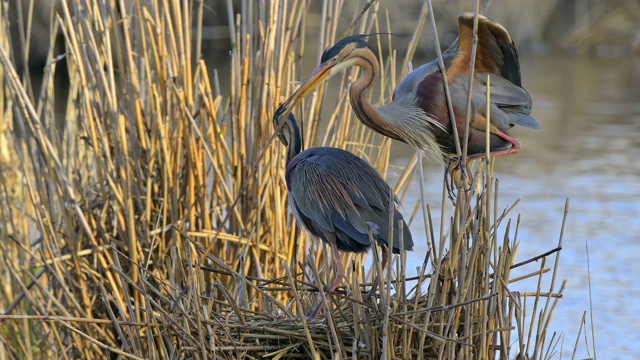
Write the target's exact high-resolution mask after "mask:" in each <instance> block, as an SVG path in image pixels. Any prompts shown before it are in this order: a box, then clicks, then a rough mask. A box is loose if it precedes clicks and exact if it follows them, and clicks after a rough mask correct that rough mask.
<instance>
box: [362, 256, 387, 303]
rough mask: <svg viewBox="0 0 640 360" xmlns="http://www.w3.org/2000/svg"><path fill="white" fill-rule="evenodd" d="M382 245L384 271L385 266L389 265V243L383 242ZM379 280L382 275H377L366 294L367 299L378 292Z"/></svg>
mask: <svg viewBox="0 0 640 360" xmlns="http://www.w3.org/2000/svg"><path fill="white" fill-rule="evenodd" d="M380 247H381V251H382V271H384V269H385V266H387V259H388V257H389V248H388V247H387V245H384V244H382V245H381V246H380ZM376 256H378V254H376ZM379 282H380V275H376V278H375V279H374V280H373V284H371V289H370V290H369V292H368V293H367V295H365V298H366V299H370V298H371V297H372V296H374V295H375V294H376V290H378V283H379Z"/></svg>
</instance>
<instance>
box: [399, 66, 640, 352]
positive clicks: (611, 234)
mask: <svg viewBox="0 0 640 360" xmlns="http://www.w3.org/2000/svg"><path fill="white" fill-rule="evenodd" d="M521 66H522V72H523V85H524V86H525V88H526V89H527V90H528V91H529V93H530V94H531V96H532V98H533V101H534V116H535V117H536V118H537V119H538V122H539V123H540V126H541V129H540V130H537V131H534V130H529V129H518V130H515V131H513V132H512V134H513V135H515V136H516V137H517V138H518V139H520V140H521V141H522V144H523V149H522V151H521V152H520V153H519V154H518V155H515V156H507V157H502V158H499V159H498V161H497V165H496V177H497V178H498V179H499V180H500V190H499V191H500V194H501V197H500V208H504V207H506V206H507V205H509V204H512V203H513V202H514V201H515V200H517V199H518V197H522V198H523V199H522V201H521V202H520V204H518V206H517V207H516V209H515V213H512V218H513V219H515V218H516V214H517V213H519V214H521V215H522V223H521V225H520V231H519V236H518V237H519V240H520V242H521V243H520V249H519V253H518V256H517V259H516V261H522V260H525V259H528V258H531V257H533V256H535V255H537V254H541V253H544V252H545V251H548V250H550V249H553V248H554V247H555V246H556V245H557V243H558V238H559V235H560V228H561V223H562V217H563V211H564V203H565V198H569V199H570V208H569V215H568V219H567V224H566V229H565V234H564V241H563V250H562V252H561V254H560V265H559V273H558V274H559V278H558V281H557V283H556V287H555V289H556V290H557V289H559V287H560V283H561V281H562V280H565V279H566V280H567V287H566V289H565V290H564V298H563V299H562V300H560V302H559V305H558V307H557V309H556V311H555V313H554V317H553V319H552V322H551V327H550V331H557V332H561V333H563V334H564V336H565V337H564V344H563V346H562V351H563V352H562V354H563V356H562V358H571V354H572V352H573V347H574V343H575V341H576V336H577V334H578V329H579V327H580V321H581V319H582V315H583V312H585V311H587V330H588V331H590V327H591V319H590V318H589V311H590V304H589V281H588V268H587V266H588V261H589V262H590V270H591V287H592V302H593V308H592V309H593V316H594V318H593V326H594V328H595V336H596V351H597V355H598V356H601V357H602V358H606V359H634V358H636V356H637V353H638V350H639V348H640V322H639V321H638V320H639V319H640V315H638V314H640V301H638V299H640V283H639V282H640V280H639V277H640V259H638V257H639V256H640V162H639V161H638V159H640V61H637V60H636V61H635V62H634V61H633V60H623V59H616V60H611V59H608V60H593V59H570V58H549V57H539V58H529V59H522V61H521ZM411 152H412V150H411V149H410V148H408V147H405V146H404V145H395V144H394V153H395V155H396V160H395V163H396V164H397V165H398V166H404V164H406V162H407V159H408V157H409V156H410V155H411ZM426 172H427V174H428V175H427V176H428V177H427V180H426V187H427V189H426V190H427V197H428V201H429V203H430V204H431V208H432V209H439V208H440V199H441V197H442V190H441V187H442V184H441V178H442V170H441V169H440V168H439V167H435V166H430V165H427V167H426ZM390 177H393V174H390ZM390 182H391V183H393V179H392V180H391V181H390ZM413 193H414V196H413V197H414V198H415V199H414V200H413V201H411V200H410V201H408V202H407V203H406V204H405V206H404V208H405V209H412V208H413V205H414V204H415V201H416V200H417V199H418V198H419V192H418V187H417V184H414V192H413ZM433 215H434V216H435V217H436V218H437V217H438V216H439V214H433ZM436 218H434V224H439V219H436ZM411 226H412V229H413V231H414V233H415V234H416V235H414V237H418V236H420V235H421V234H424V225H423V224H422V223H421V222H420V221H419V219H416V221H414V223H413V224H412V225H411ZM436 231H439V228H436ZM503 231H504V230H503ZM416 240H417V241H416V243H421V242H424V240H423V241H421V240H420V239H416ZM587 246H588V249H589V258H587V251H586V247H587ZM423 256H424V254H423V253H421V251H420V249H416V251H415V252H414V253H413V254H412V257H411V258H410V259H409V261H413V262H415V264H421V263H422V260H423V259H422V257H423ZM535 266H539V264H536V265H533V266H531V267H529V268H527V269H526V270H523V271H522V272H521V273H519V272H516V273H514V276H517V275H518V274H523V273H528V272H531V271H533V270H534V269H535ZM547 278H550V276H547ZM542 289H543V290H542V291H547V290H548V285H546V289H545V287H543V288H542ZM512 290H521V291H533V290H535V283H534V282H519V283H517V284H513V285H512ZM583 331H584V330H583ZM587 337H588V342H589V346H588V347H587V346H586V345H585V340H584V335H582V336H581V338H580V342H579V346H578V352H577V357H576V358H577V359H585V358H589V357H593V352H592V351H591V349H592V348H593V346H592V344H591V337H590V335H589V336H587ZM587 349H589V350H587ZM589 351H590V352H589ZM555 358H558V356H555Z"/></svg>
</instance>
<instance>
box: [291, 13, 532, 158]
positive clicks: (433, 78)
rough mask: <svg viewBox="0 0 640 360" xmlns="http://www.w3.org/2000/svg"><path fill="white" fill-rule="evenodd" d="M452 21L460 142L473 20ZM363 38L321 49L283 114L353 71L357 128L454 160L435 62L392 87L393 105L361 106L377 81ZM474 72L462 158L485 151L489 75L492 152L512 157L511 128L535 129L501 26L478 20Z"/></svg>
mask: <svg viewBox="0 0 640 360" xmlns="http://www.w3.org/2000/svg"><path fill="white" fill-rule="evenodd" d="M458 21H459V35H458V38H457V39H456V40H455V41H454V43H453V44H452V45H451V46H450V47H449V48H448V49H447V50H446V51H445V52H444V53H443V60H444V64H445V69H446V74H447V81H448V85H449V89H450V92H451V102H452V106H453V110H454V113H455V123H456V127H457V130H458V134H459V137H462V136H463V134H464V126H465V121H464V120H465V109H466V106H467V94H468V84H469V80H470V79H469V77H470V60H471V47H472V38H473V14H472V13H465V14H462V15H460V17H459V19H458ZM366 38H367V36H366V35H352V36H349V37H346V38H344V39H342V40H340V41H338V43H336V44H335V45H334V46H332V47H331V48H329V49H327V50H325V51H324V53H323V55H322V59H321V63H320V65H318V67H316V69H315V70H314V71H313V73H312V75H311V77H310V78H309V79H308V80H307V81H306V82H305V83H304V84H302V85H301V86H300V88H298V90H297V91H296V92H295V93H294V94H293V95H292V96H291V97H290V98H289V99H288V100H287V101H285V102H284V103H283V104H282V109H283V112H288V111H290V109H291V108H292V107H293V106H295V105H296V104H297V103H298V102H299V101H300V100H301V99H302V98H303V97H304V96H305V95H307V94H308V93H309V92H310V91H311V90H313V89H314V88H315V87H317V86H318V85H320V84H321V83H323V82H324V81H326V80H327V79H329V78H330V77H331V76H333V75H335V74H337V73H339V72H340V71H342V70H345V69H347V68H349V67H351V66H358V67H360V68H361V69H362V75H361V76H360V78H358V79H357V80H356V81H355V82H354V83H353V84H351V88H350V98H351V106H352V108H353V110H354V111H355V113H356V115H357V116H358V118H359V119H360V121H361V122H362V123H363V124H365V125H366V126H368V127H369V128H371V129H373V130H374V131H376V132H378V133H380V134H382V135H385V136H388V137H390V138H393V139H396V140H400V141H403V142H406V143H408V144H411V145H413V146H414V147H416V148H418V149H421V150H423V151H424V152H425V153H426V155H427V156H428V157H430V158H432V159H435V160H437V161H442V159H443V156H449V157H453V156H455V155H456V147H455V138H454V132H453V129H452V124H451V121H450V117H449V113H448V109H447V103H446V98H445V91H444V85H443V76H442V74H441V72H440V66H439V65H438V61H437V60H434V61H432V62H430V63H428V64H425V65H423V66H421V67H419V68H417V69H415V70H414V71H412V72H411V73H409V75H407V77H406V78H404V79H403V80H402V81H401V82H400V84H399V85H398V86H397V88H396V90H395V92H394V95H393V101H392V102H391V103H389V104H386V105H383V106H379V107H376V106H373V105H371V104H370V103H369V102H367V100H366V94H367V91H368V90H369V89H371V88H372V87H373V85H374V84H375V82H376V79H377V78H378V74H379V64H378V60H377V58H376V55H375V54H374V52H373V50H372V49H371V47H370V46H369V44H368V43H367V41H366ZM474 72H475V73H474V79H473V81H474V83H473V95H472V101H471V106H472V110H471V119H470V123H469V137H468V147H467V155H468V156H469V157H471V158H473V157H482V156H484V155H485V153H486V139H485V129H486V126H487V124H486V121H487V118H486V117H487V114H486V105H485V103H486V98H487V86H486V79H487V76H490V77H491V86H490V91H491V116H490V119H489V121H490V133H491V135H490V152H491V154H492V155H503V154H513V153H516V152H517V151H518V150H519V149H520V143H519V142H518V141H517V140H515V139H514V138H512V137H511V136H510V135H508V134H507V130H508V129H510V128H511V127H513V126H514V125H521V126H525V127H529V128H534V129H535V128H538V123H537V122H536V120H535V119H534V118H533V117H531V116H530V114H531V105H532V102H531V97H530V96H529V94H528V93H527V91H526V90H524V88H522V84H521V79H520V65H519V62H518V55H517V53H516V49H515V45H514V43H513V41H512V40H511V37H510V36H509V33H508V32H507V30H506V29H505V28H504V27H503V26H502V25H500V24H498V23H497V22H495V21H493V20H491V19H490V18H488V17H486V16H482V15H480V16H479V18H478V43H477V52H476V61H475V68H474ZM460 143H461V144H462V141H460Z"/></svg>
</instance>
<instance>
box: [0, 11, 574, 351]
mask: <svg viewBox="0 0 640 360" xmlns="http://www.w3.org/2000/svg"><path fill="white" fill-rule="evenodd" d="M243 4H245V5H246V7H241V8H240V9H231V8H230V10H229V14H230V15H229V16H230V20H231V21H230V23H231V24H232V25H231V26H230V32H231V33H232V34H234V37H233V39H232V51H231V52H230V61H231V70H230V73H224V74H220V73H218V72H217V71H216V70H215V69H216V68H217V66H216V64H215V63H214V64H210V65H209V66H207V65H206V64H205V62H204V61H203V60H202V58H201V55H200V44H201V38H202V26H201V25H202V18H203V16H205V15H206V13H207V9H206V8H205V7H204V3H203V2H200V3H198V2H194V3H192V4H187V3H183V2H170V1H160V0H158V1H154V2H139V1H121V2H118V3H112V2H99V1H94V0H77V1H66V2H61V3H60V6H59V8H58V9H57V11H56V12H52V13H51V32H50V33H51V38H50V39H49V43H50V44H53V42H54V40H55V34H57V33H60V34H61V36H62V37H63V39H64V43H65V49H66V51H65V53H64V54H62V55H59V54H56V53H54V52H53V51H51V52H50V53H49V57H48V62H47V66H46V68H45V71H44V75H43V79H42V86H41V89H40V91H39V92H36V91H37V89H36V87H34V86H33V85H32V84H31V81H29V79H28V78H27V77H26V75H23V76H22V78H21V77H19V75H18V74H17V73H16V71H15V67H14V65H13V64H12V63H11V59H12V57H13V54H15V53H16V52H18V51H23V54H22V56H24V57H25V58H27V59H28V54H27V53H24V50H23V49H28V48H29V46H28V45H27V42H28V41H36V40H35V39H30V38H29V37H28V31H25V34H26V35H24V34H23V35H24V36H21V39H22V46H19V47H15V46H14V47H12V46H10V42H9V39H8V37H7V34H8V33H9V32H8V31H3V32H2V34H3V35H0V36H1V38H0V40H1V42H0V60H1V62H2V68H1V69H0V71H1V72H2V73H1V74H0V75H1V76H2V77H3V79H5V82H4V86H3V87H2V98H3V103H2V104H1V105H0V118H2V119H3V123H2V124H3V125H2V127H1V128H0V146H1V147H2V148H1V149H0V150H1V151H0V154H1V155H2V157H0V160H1V163H0V166H1V169H2V171H1V172H0V180H1V181H0V183H1V184H2V185H1V186H0V202H1V204H2V206H0V218H1V220H0V238H1V239H2V241H0V254H1V255H2V256H1V257H0V268H2V269H3V270H4V271H3V274H4V278H3V280H2V284H3V285H2V288H1V289H2V292H1V294H0V308H1V309H2V310H3V315H1V316H2V317H0V319H2V320H0V322H1V326H2V335H1V336H0V339H1V343H2V346H0V357H2V358H53V357H56V358H100V357H105V356H107V354H109V355H108V356H110V357H116V356H120V357H122V358H163V359H164V358H202V359H207V358H225V359H233V358H245V357H246V358H259V357H273V358H296V357H302V358H307V357H314V358H327V357H331V356H341V357H343V358H344V357H358V358H367V357H368V358H379V357H381V356H385V357H386V358H392V357H396V358H435V357H438V358H441V359H453V358H479V359H488V358H497V357H499V358H507V357H509V356H514V354H516V353H518V352H519V353H520V354H528V358H529V359H538V358H547V357H549V356H550V355H552V354H554V352H555V351H556V346H557V344H558V338H557V337H553V336H552V337H551V338H548V335H547V334H546V329H547V326H548V323H549V321H550V319H551V314H552V312H553V308H554V306H555V301H556V300H557V297H558V296H560V295H559V294H561V292H562V290H561V289H560V290H559V291H557V292H556V293H554V291H556V289H555V288H554V285H553V284H554V282H555V281H552V282H551V283H552V285H551V288H550V289H547V290H542V289H541V288H540V286H538V288H536V289H532V290H531V294H519V293H516V292H513V291H510V284H511V283H512V282H514V281H517V280H518V279H512V278H510V270H511V269H512V268H513V267H514V266H515V265H514V257H515V252H516V250H517V224H518V223H519V217H518V222H516V223H515V224H514V223H512V222H511V219H510V218H508V217H507V216H508V214H509V211H510V209H511V208H509V209H506V211H501V210H500V209H498V206H497V199H498V186H497V181H496V180H495V179H494V178H493V177H492V171H488V170H487V166H489V168H490V167H491V163H490V162H489V163H478V164H475V165H474V166H472V168H471V169H470V174H471V175H472V176H473V179H474V181H475V182H474V185H473V186H471V187H470V190H468V191H461V192H460V193H459V194H458V199H457V203H456V204H457V205H456V207H455V212H454V216H453V217H452V218H450V219H449V220H448V222H446V223H445V220H444V219H446V217H445V216H443V217H442V219H443V220H442V223H441V224H438V225H434V224H432V223H431V220H430V219H431V217H430V209H428V207H427V206H425V208H427V209H426V212H425V213H424V214H425V215H424V216H425V219H426V222H427V223H428V226H427V233H426V234H424V236H425V237H427V238H428V239H429V244H431V246H430V251H429V252H428V253H427V254H425V262H424V264H422V268H421V269H420V271H418V272H417V274H416V275H415V276H414V277H412V278H405V277H404V276H402V274H413V272H412V270H411V269H409V270H408V269H407V264H406V260H405V259H404V258H399V257H395V258H393V261H390V262H389V267H388V268H387V269H380V267H379V264H378V263H377V262H374V265H375V266H373V270H371V271H370V272H369V273H368V274H365V271H364V270H363V257H355V258H354V259H353V263H352V264H353V266H350V267H349V269H350V270H349V272H348V274H347V278H348V279H349V281H347V282H345V283H344V286H343V287H342V288H340V289H339V290H340V291H338V292H337V293H336V294H333V295H332V296H331V297H330V300H331V305H330V304H327V305H326V306H327V307H329V306H330V307H331V308H332V309H333V311H332V312H331V313H329V314H328V315H327V316H326V320H325V317H324V316H323V317H320V318H318V319H316V320H313V321H306V319H305V316H304V314H305V313H307V312H308V311H309V309H312V308H313V307H314V306H315V305H316V304H317V303H318V301H323V300H324V299H327V298H325V297H324V296H323V292H322V289H323V286H321V285H322V284H323V283H327V282H328V281H327V279H330V278H331V277H332V276H333V275H332V274H331V272H330V271H329V270H327V269H329V268H330V266H329V263H330V257H326V256H324V254H326V253H327V252H326V251H323V249H322V246H321V245H318V243H317V242H315V241H310V239H308V236H307V235H306V234H305V233H303V232H300V231H299V229H298V228H297V226H296V224H295V221H294V220H293V218H292V217H291V216H290V215H289V213H288V211H287V209H286V198H287V192H286V186H285V182H284V151H283V148H282V146H281V144H279V143H276V142H274V141H273V137H272V125H271V120H270V117H271V115H272V112H273V109H275V108H276V106H277V105H278V104H279V102H280V101H282V100H283V99H284V98H285V97H286V96H287V95H289V94H290V93H291V92H292V91H293V90H294V89H295V87H296V86H297V80H299V79H300V78H302V77H304V76H306V74H305V73H304V72H303V71H302V70H301V62H302V56H303V55H304V53H305V51H307V50H306V49H307V48H309V47H314V48H317V49H319V50H321V49H323V48H325V47H326V46H327V45H330V44H331V43H333V41H334V40H335V39H336V37H337V36H340V34H341V29H344V24H342V25H341V26H338V23H339V20H340V19H343V18H344V17H345V16H347V15H348V16H347V17H353V16H355V13H354V14H343V16H342V17H341V16H340V14H341V11H342V5H343V4H342V2H333V1H326V2H323V3H322V6H321V12H322V13H321V17H320V18H321V19H323V20H322V22H321V24H320V33H319V35H318V38H317V39H316V38H315V37H312V36H305V28H306V26H305V25H306V21H307V16H309V14H308V12H307V11H306V6H307V4H306V3H305V2H302V1H297V0H292V1H290V2H289V3H287V5H286V6H287V8H286V10H285V9H284V8H281V7H280V4H279V3H278V2H266V3H263V2H255V3H254V2H251V1H249V2H246V3H243ZM227 6H231V1H228V3H227ZM378 6H379V4H374V7H373V9H372V10H371V11H370V12H369V13H367V14H366V15H365V17H364V18H363V19H362V21H361V22H360V23H359V24H358V25H357V27H356V30H355V31H356V32H361V33H369V32H378V31H390V30H393V29H392V27H391V26H390V25H389V20H388V18H387V17H386V16H381V15H383V14H382V13H381V12H378V10H379V9H378ZM30 9H31V8H30V7H27V8H25V9H22V10H23V12H24V13H25V14H29V13H30V11H31V10H30ZM2 11H3V12H2V17H1V22H2V23H1V26H2V28H3V29H4V30H7V29H8V24H9V20H11V19H10V18H9V17H8V15H7V13H6V9H4V8H3V10H2ZM426 15H427V14H426V11H425V12H423V13H422V14H421V15H420V17H421V19H423V20H425V19H426ZM452 21H453V20H452ZM425 23H426V22H425V21H422V22H420V26H418V28H417V29H416V35H415V36H414V38H413V40H412V42H411V44H410V46H409V50H408V51H407V54H412V53H413V51H414V50H415V47H416V45H417V44H418V42H419V39H420V36H419V35H420V34H421V33H423V32H424V31H423V27H424V25H425ZM26 30H28V28H27V29H26ZM305 39H313V40H312V43H308V42H306V40H305ZM38 40H40V41H43V39H38ZM383 40H385V41H383ZM387 40H388V41H387ZM372 44H374V46H375V47H376V48H377V50H378V51H379V53H382V50H384V52H385V53H387V54H388V56H386V57H385V58H381V63H382V64H383V66H382V76H381V80H380V86H379V89H380V91H379V92H378V97H377V98H376V99H375V100H374V102H385V101H389V98H390V96H391V93H392V90H393V87H394V85H395V84H397V82H398V80H399V79H401V78H402V77H403V76H404V74H405V72H406V64H407V62H408V60H409V59H410V58H411V55H407V57H404V55H401V54H404V52H402V53H399V52H398V51H396V50H395V49H393V47H392V45H391V44H392V42H391V41H390V37H387V36H384V39H380V38H374V39H372ZM61 59H64V60H65V61H66V65H67V68H68V93H66V92H63V93H60V92H57V91H56V87H55V83H54V79H55V75H56V72H57V71H58V65H59V61H60V60H61ZM212 69H213V70H212ZM397 69H402V70H397ZM63 75H64V74H63ZM64 76H67V75H64ZM352 76H357V73H353V74H351V75H346V76H344V77H343V79H342V83H341V86H340V88H339V89H346V85H345V84H346V83H347V82H349V81H350V79H351V77H352ZM227 94H228V95H227ZM60 102H63V103H66V109H65V110H64V112H63V113H56V109H57V108H56V104H59V103H60ZM329 109H333V110H329ZM297 111H299V113H298V115H299V118H300V119H302V120H303V123H304V130H305V144H306V146H315V145H316V144H317V141H316V139H322V141H321V143H322V144H325V145H330V146H336V147H341V148H346V149H348V150H350V151H352V152H354V153H355V154H357V155H358V156H361V157H363V158H365V159H367V160H368V161H370V162H371V163H372V164H374V166H376V167H377V168H378V169H379V170H380V171H381V172H382V173H383V174H384V173H386V170H387V167H388V165H389V146H390V141H389V140H388V139H382V138H381V137H379V136H378V135H374V134H373V133H372V132H370V131H368V130H366V129H365V128H364V127H363V126H362V125H361V124H360V123H359V122H358V121H357V119H355V118H354V116H353V112H352V111H351V110H350V108H349V104H348V99H347V96H346V92H344V91H343V90H340V91H338V92H334V93H332V92H331V91H324V90H320V91H319V92H318V93H316V94H314V95H313V96H311V97H310V99H309V100H308V101H307V102H306V103H305V106H304V107H303V108H302V109H298V110H297ZM61 117H62V118H63V119H64V121H60V118H61ZM317 119H328V120H329V125H328V126H327V127H326V128H325V127H321V126H320V125H319V123H320V122H319V121H316V120H317ZM322 132H325V134H324V136H323V135H322ZM416 168H417V167H416V159H415V157H414V159H412V161H411V162H410V163H409V164H408V166H407V167H406V169H405V170H404V173H403V174H402V175H401V177H400V180H399V182H398V183H397V184H394V185H395V189H396V192H397V193H398V195H399V197H400V198H401V199H404V198H405V197H407V196H410V195H408V184H409V183H410V182H411V181H412V180H413V179H414V178H415V173H416ZM443 180H444V179H443ZM443 184H444V181H443ZM443 194H445V191H444V186H443ZM444 197H445V195H443V200H445V199H444ZM443 203H445V204H446V203H447V201H443ZM409 210H411V209H405V210H404V211H405V212H408V211H409ZM413 210H414V213H413V214H411V217H412V218H413V217H415V216H420V215H418V214H420V212H419V211H418V209H413ZM441 211H442V214H443V215H444V214H445V209H444V208H443V209H441ZM409 215H410V214H408V213H406V214H405V216H406V217H407V218H408V217H409ZM435 228H440V232H439V233H438V232H437V231H435V230H434V229H435ZM414 237H416V238H419V237H420V235H414ZM552 253H554V252H553V251H552V252H550V253H549V254H545V255H544V256H542V257H540V259H536V260H540V263H539V264H536V265H533V266H535V268H533V269H532V270H531V274H530V276H535V277H538V278H539V279H542V277H543V276H544V274H545V273H547V272H548V271H549V269H550V268H549V267H548V265H547V264H548V263H550V262H552V261H556V264H554V265H557V255H555V256H556V258H555V260H551V259H550V260H548V261H547V257H548V256H549V255H551V254H552ZM349 263H351V262H349ZM528 266H532V265H528ZM553 269H556V266H553ZM374 274H379V275H380V276H382V278H383V281H384V282H383V283H386V285H385V286H383V287H382V290H379V293H378V297H377V299H376V301H372V300H366V301H365V300H363V299H362V295H361V292H360V290H365V286H366V284H360V282H365V281H370V279H372V277H373V276H374ZM399 275H400V276H399ZM365 276H366V277H365ZM551 276H552V279H554V280H555V277H556V274H555V270H554V271H553V272H552V273H551ZM365 279H368V280H365ZM361 285H362V286H361ZM545 293H546V294H545ZM529 297H530V298H531V299H533V302H534V306H533V311H531V313H528V312H527V311H529V310H528V309H530V308H531V307H528V306H526V302H527V301H526V299H528V298H529ZM523 299H524V300H523ZM528 301H529V302H530V301H531V300H528ZM534 323H535V324H536V325H535V326H534ZM514 344H515V345H514ZM512 347H515V348H514V349H512Z"/></svg>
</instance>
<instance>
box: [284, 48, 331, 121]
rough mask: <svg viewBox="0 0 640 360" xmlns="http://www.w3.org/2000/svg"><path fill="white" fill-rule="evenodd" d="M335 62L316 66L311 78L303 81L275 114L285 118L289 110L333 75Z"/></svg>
mask: <svg viewBox="0 0 640 360" xmlns="http://www.w3.org/2000/svg"><path fill="white" fill-rule="evenodd" d="M335 65H336V64H335V62H334V61H332V60H329V61H325V62H323V63H322V64H320V65H318V66H317V67H316V68H315V69H314V70H313V72H312V73H311V76H309V78H308V79H307V81H305V82H304V83H303V84H302V85H300V87H299V88H298V90H296V91H295V92H294V93H293V95H291V96H290V97H289V98H288V99H287V100H286V101H285V102H283V103H282V105H280V107H279V108H278V110H276V114H278V115H279V116H287V115H288V114H289V113H290V112H291V109H292V108H293V107H294V106H296V105H297V104H298V103H299V102H300V101H301V100H302V99H303V98H304V97H305V96H307V95H308V94H309V93H310V92H311V91H313V89H315V88H317V87H318V86H320V84H322V83H323V82H325V81H327V80H328V79H329V78H330V77H331V75H333V73H332V71H331V69H332V68H333V67H334V66H335Z"/></svg>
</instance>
